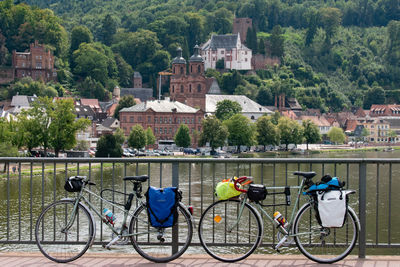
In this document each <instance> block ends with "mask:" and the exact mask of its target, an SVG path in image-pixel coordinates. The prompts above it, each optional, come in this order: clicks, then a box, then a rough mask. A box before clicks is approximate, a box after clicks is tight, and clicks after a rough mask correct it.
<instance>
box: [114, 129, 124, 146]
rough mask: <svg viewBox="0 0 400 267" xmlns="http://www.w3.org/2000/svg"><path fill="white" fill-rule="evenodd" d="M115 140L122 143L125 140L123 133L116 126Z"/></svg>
mask: <svg viewBox="0 0 400 267" xmlns="http://www.w3.org/2000/svg"><path fill="white" fill-rule="evenodd" d="M114 136H115V140H116V142H117V143H118V144H120V145H122V144H123V143H124V142H125V133H124V131H123V130H122V129H121V128H117V129H116V130H115V132H114Z"/></svg>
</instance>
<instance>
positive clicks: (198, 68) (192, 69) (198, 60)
mask: <svg viewBox="0 0 400 267" xmlns="http://www.w3.org/2000/svg"><path fill="white" fill-rule="evenodd" d="M199 49H200V47H199V46H198V45H196V46H195V47H194V54H193V55H192V56H191V57H190V58H189V74H190V75H204V59H203V58H202V57H201V56H200V53H199Z"/></svg>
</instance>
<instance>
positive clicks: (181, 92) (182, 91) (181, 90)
mask: <svg viewBox="0 0 400 267" xmlns="http://www.w3.org/2000/svg"><path fill="white" fill-rule="evenodd" d="M181 93H183V85H181Z"/></svg>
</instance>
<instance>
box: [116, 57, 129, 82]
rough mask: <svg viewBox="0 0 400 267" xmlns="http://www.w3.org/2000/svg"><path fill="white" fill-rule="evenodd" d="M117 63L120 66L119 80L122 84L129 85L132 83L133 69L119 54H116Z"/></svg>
mask: <svg viewBox="0 0 400 267" xmlns="http://www.w3.org/2000/svg"><path fill="white" fill-rule="evenodd" d="M115 63H116V64H117V68H118V82H119V84H120V85H121V86H125V87H129V86H130V85H131V83H132V76H133V69H132V67H131V66H130V65H129V64H128V63H126V61H125V60H124V59H123V58H122V57H121V56H120V55H119V54H115Z"/></svg>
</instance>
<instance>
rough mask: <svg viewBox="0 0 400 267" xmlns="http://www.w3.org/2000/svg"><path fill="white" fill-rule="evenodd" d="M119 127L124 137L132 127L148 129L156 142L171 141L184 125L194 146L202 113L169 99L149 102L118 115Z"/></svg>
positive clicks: (199, 128) (127, 109)
mask: <svg viewBox="0 0 400 267" xmlns="http://www.w3.org/2000/svg"><path fill="white" fill-rule="evenodd" d="M119 117H120V120H121V121H120V125H121V128H122V129H123V131H124V133H125V135H129V133H130V131H131V129H132V126H134V125H136V124H140V125H141V126H142V127H143V128H144V129H147V128H148V127H150V128H151V129H152V130H153V133H154V135H155V137H156V140H157V141H158V142H160V141H172V142H173V140H174V136H175V133H176V131H177V130H178V128H179V126H180V125H181V124H186V125H187V126H188V127H189V129H190V133H191V134H192V145H193V146H194V145H195V138H193V137H194V136H193V134H194V133H195V131H197V132H201V129H202V128H201V121H202V120H203V118H204V111H202V110H201V109H195V108H193V107H190V106H188V105H185V104H183V103H180V102H178V101H173V100H172V99H170V98H166V99H165V100H150V101H146V102H143V103H140V104H137V105H134V106H132V107H129V108H123V109H122V110H121V111H120V113H119Z"/></svg>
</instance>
